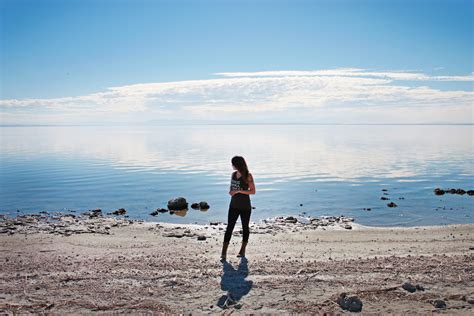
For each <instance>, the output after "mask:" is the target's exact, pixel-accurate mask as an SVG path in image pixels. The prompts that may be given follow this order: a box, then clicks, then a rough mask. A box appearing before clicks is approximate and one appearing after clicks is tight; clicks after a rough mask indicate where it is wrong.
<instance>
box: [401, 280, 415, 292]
mask: <svg viewBox="0 0 474 316" xmlns="http://www.w3.org/2000/svg"><path fill="white" fill-rule="evenodd" d="M402 288H403V289H404V290H405V291H408V292H410V293H414V292H416V286H414V285H413V284H411V283H409V282H405V283H403V285H402Z"/></svg>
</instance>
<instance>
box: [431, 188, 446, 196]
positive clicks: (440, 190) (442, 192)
mask: <svg viewBox="0 0 474 316" xmlns="http://www.w3.org/2000/svg"><path fill="white" fill-rule="evenodd" d="M444 193H446V192H445V191H444V190H442V189H440V188H436V189H434V194H436V195H444Z"/></svg>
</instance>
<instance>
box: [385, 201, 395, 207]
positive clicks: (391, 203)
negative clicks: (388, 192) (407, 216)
mask: <svg viewBox="0 0 474 316" xmlns="http://www.w3.org/2000/svg"><path fill="white" fill-rule="evenodd" d="M387 206H388V207H397V204H395V203H393V202H390V203H388V204H387Z"/></svg>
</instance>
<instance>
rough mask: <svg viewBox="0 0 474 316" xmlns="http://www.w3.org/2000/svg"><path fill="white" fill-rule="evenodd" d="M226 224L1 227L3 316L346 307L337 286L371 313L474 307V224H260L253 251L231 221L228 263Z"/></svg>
mask: <svg viewBox="0 0 474 316" xmlns="http://www.w3.org/2000/svg"><path fill="white" fill-rule="evenodd" d="M224 229H225V225H223V224H220V225H173V224H164V223H152V222H133V221H131V223H130V224H128V225H122V226H115V227H110V228H108V229H107V230H108V232H109V233H108V234H97V233H81V234H72V235H70V236H65V235H56V234H51V233H47V232H34V233H31V234H29V233H16V234H11V235H10V234H1V235H0V251H1V254H2V255H1V258H0V262H1V267H2V269H1V271H0V278H1V281H0V282H1V287H0V315H1V314H2V312H3V313H6V314H17V313H18V314H28V313H33V314H41V313H47V314H58V315H63V314H77V313H92V314H99V315H102V314H103V315H109V314H112V313H131V314H139V313H148V314H154V313H156V314H160V313H172V314H177V313H193V314H230V313H238V314H250V313H258V314H260V313H311V314H318V313H319V314H324V313H332V314H345V313H351V312H349V311H345V310H343V309H341V307H340V306H339V305H338V304H337V298H338V297H339V295H340V294H341V293H347V295H349V296H353V295H356V296H357V297H359V299H360V300H361V301H362V303H363V307H362V314H367V315H370V314H389V313H393V314H420V315H426V314H430V313H442V314H443V313H444V314H450V315H452V314H462V315H468V314H472V313H473V312H474V311H473V305H472V303H474V302H472V299H473V298H474V260H473V259H474V225H467V224H466V225H449V226H433V227H414V228H373V227H372V228H371V227H364V226H361V225H357V224H352V229H344V228H342V227H339V226H336V227H333V228H327V227H318V228H317V229H308V225H299V224H298V225H297V224H291V223H286V224H279V225H277V224H260V225H253V227H252V229H251V235H250V242H249V245H248V248H247V255H246V258H244V259H239V258H237V257H236V256H235V255H236V254H237V252H238V250H239V247H240V240H241V237H240V234H238V230H239V229H238V228H236V231H237V233H236V234H235V235H234V236H233V237H232V241H231V244H230V246H229V252H228V261H227V262H225V263H222V262H220V260H219V256H220V251H221V242H222V239H223V235H224ZM173 235H175V236H183V237H166V236H173ZM198 236H205V237H206V239H205V240H198ZM201 238H203V237H201ZM405 282H411V283H412V284H413V285H417V284H418V285H421V286H422V287H424V291H422V290H417V291H416V292H414V293H410V292H408V291H406V290H404V289H403V288H402V284H404V283H405ZM438 299H439V300H443V301H444V302H445V304H446V307H444V308H436V307H435V306H434V302H435V300H438Z"/></svg>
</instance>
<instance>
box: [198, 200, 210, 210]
mask: <svg viewBox="0 0 474 316" xmlns="http://www.w3.org/2000/svg"><path fill="white" fill-rule="evenodd" d="M199 208H200V209H201V210H207V209H209V208H210V206H209V204H207V202H206V201H201V202H199Z"/></svg>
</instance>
